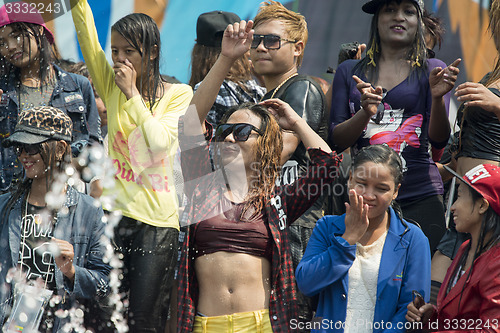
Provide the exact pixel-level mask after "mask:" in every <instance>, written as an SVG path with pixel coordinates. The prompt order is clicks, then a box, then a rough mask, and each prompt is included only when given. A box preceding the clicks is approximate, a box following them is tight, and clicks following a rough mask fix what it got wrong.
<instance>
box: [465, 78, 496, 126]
mask: <svg viewBox="0 0 500 333" xmlns="http://www.w3.org/2000/svg"><path fill="white" fill-rule="evenodd" d="M455 96H457V100H458V101H459V102H465V105H466V106H478V107H480V108H482V109H484V110H486V111H489V112H494V113H495V114H496V115H497V117H498V116H499V115H500V97H498V96H497V95H495V94H494V93H492V92H491V90H489V89H488V88H486V87H485V86H484V85H482V84H481V83H474V82H465V83H462V84H461V85H459V86H458V87H457V89H456V90H455ZM499 119H500V118H499Z"/></svg>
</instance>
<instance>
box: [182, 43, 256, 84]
mask: <svg viewBox="0 0 500 333" xmlns="http://www.w3.org/2000/svg"><path fill="white" fill-rule="evenodd" d="M220 52H221V48H220V47H218V46H205V45H200V44H195V45H194V47H193V51H192V52H191V78H190V79H189V85H190V86H191V88H194V86H195V85H196V84H197V83H199V82H201V81H203V79H205V76H207V74H208V72H209V71H210V69H211V68H212V66H213V65H214V64H215V62H216V61H217V58H218V57H219V54H220ZM250 73H251V68H250V62H249V61H248V59H247V55H246V54H245V55H243V56H241V57H240V58H239V59H238V60H236V61H235V62H234V63H233V65H232V66H231V69H229V73H228V74H227V76H226V79H227V80H229V81H233V82H235V83H239V82H241V81H246V80H251V79H252V75H251V74H250ZM238 85H239V86H240V87H241V88H242V89H244V90H247V88H246V86H245V85H243V84H238Z"/></svg>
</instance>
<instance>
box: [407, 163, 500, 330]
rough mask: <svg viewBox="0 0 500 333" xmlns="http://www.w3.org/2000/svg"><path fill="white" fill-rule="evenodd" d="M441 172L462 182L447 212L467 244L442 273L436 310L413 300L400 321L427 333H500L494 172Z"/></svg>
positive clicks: (497, 177)
mask: <svg viewBox="0 0 500 333" xmlns="http://www.w3.org/2000/svg"><path fill="white" fill-rule="evenodd" d="M445 168H447V170H448V171H449V172H451V173H452V174H453V175H454V176H455V177H457V178H458V179H460V180H461V181H462V182H461V183H460V185H459V187H458V198H457V200H456V201H455V203H454V204H453V206H452V207H451V211H452V213H453V218H454V221H455V224H456V228H457V231H459V232H466V233H469V234H470V235H471V239H470V240H468V241H466V242H464V243H463V244H462V246H461V247H460V249H459V250H458V253H457V255H456V256H455V259H454V260H453V263H452V264H451V266H450V268H448V272H447V273H446V277H445V279H444V281H443V284H442V285H441V289H440V290H439V294H438V299H437V306H434V305H432V304H430V303H427V304H423V305H421V304H418V302H416V301H414V302H413V303H410V304H408V312H407V314H406V319H407V320H408V321H409V322H413V323H415V322H422V323H423V324H424V325H427V326H426V328H427V329H428V330H431V331H442V330H446V331H448V330H457V331H458V330H461V331H463V330H473V329H474V330H480V331H482V332H483V331H484V332H500V319H499V318H500V167H498V166H494V165H492V164H480V165H478V166H476V167H474V168H472V169H471V170H469V171H468V172H467V173H466V174H465V176H463V178H462V177H460V176H459V175H458V174H457V173H456V172H454V171H452V170H451V169H450V168H448V167H446V166H445ZM417 306H418V308H417Z"/></svg>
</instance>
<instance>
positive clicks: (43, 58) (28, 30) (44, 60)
mask: <svg viewBox="0 0 500 333" xmlns="http://www.w3.org/2000/svg"><path fill="white" fill-rule="evenodd" d="M9 26H10V27H11V28H12V31H13V32H15V33H19V34H20V35H21V36H23V41H24V43H26V41H27V40H29V38H32V37H33V38H34V39H35V42H36V45H37V50H31V43H29V42H28V52H29V53H30V54H31V52H36V51H38V53H39V60H40V67H39V78H40V81H41V82H42V84H41V88H42V89H43V87H44V86H46V85H48V84H53V83H54V82H55V77H54V75H52V71H51V64H52V63H53V62H54V61H55V59H56V56H55V53H54V52H55V49H54V48H53V47H52V45H50V43H49V40H48V39H47V36H46V35H45V29H44V28H42V29H40V28H41V26H40V25H38V24H35V23H25V22H14V23H11V24H9ZM23 46H24V45H23ZM0 75H1V76H2V77H12V78H13V80H15V82H16V83H17V86H18V87H20V86H21V70H20V69H19V68H18V67H16V66H14V65H13V64H11V63H10V62H9V61H8V60H7V59H5V58H4V57H0Z"/></svg>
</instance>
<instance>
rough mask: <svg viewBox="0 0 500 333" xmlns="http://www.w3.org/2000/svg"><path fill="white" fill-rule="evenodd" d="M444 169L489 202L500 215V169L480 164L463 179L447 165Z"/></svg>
mask: <svg viewBox="0 0 500 333" xmlns="http://www.w3.org/2000/svg"><path fill="white" fill-rule="evenodd" d="M444 167H445V169H446V170H447V171H448V172H450V173H451V174H453V175H454V176H455V177H457V178H458V179H460V180H462V181H463V182H464V183H465V184H467V185H469V186H470V187H471V188H472V189H473V190H475V191H476V192H478V193H479V194H481V196H482V197H483V198H485V199H486V201H488V203H489V204H490V206H491V208H493V210H494V211H495V212H496V213H497V214H498V215H500V167H498V166H496V165H492V164H479V165H478V166H475V167H474V168H472V169H470V170H469V171H467V173H466V174H465V175H464V176H463V177H461V176H460V175H459V174H458V173H456V172H455V171H453V170H452V169H450V168H449V167H447V166H446V165H445V166H444Z"/></svg>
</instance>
